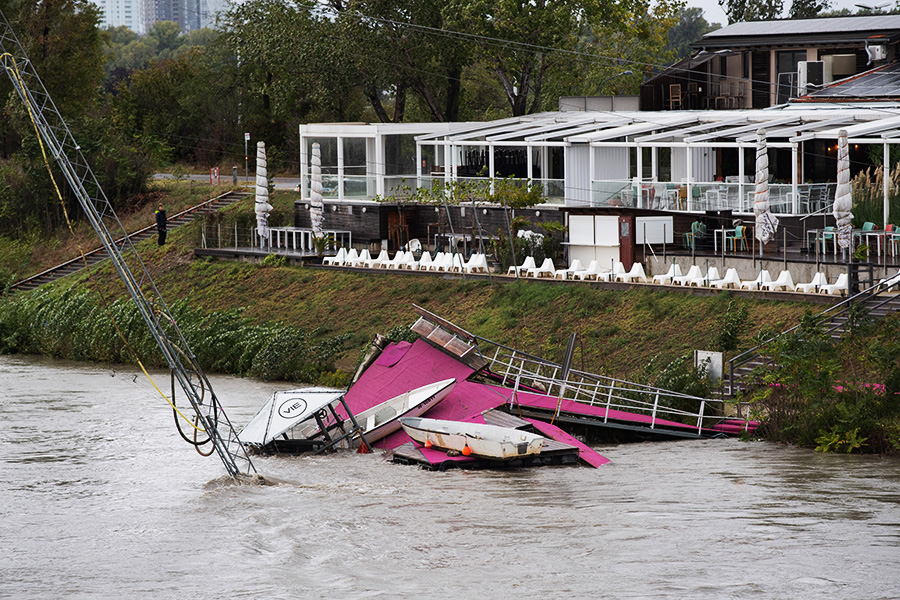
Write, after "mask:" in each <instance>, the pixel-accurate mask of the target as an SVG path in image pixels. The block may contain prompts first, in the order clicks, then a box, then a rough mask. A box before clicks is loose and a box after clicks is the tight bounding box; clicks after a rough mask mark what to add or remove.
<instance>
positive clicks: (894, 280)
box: [878, 271, 900, 290]
mask: <svg viewBox="0 0 900 600" xmlns="http://www.w3.org/2000/svg"><path fill="white" fill-rule="evenodd" d="M878 285H881V286H884V288H885V289H886V290H889V289H891V288H892V287H894V286H900V271H897V273H896V274H894V275H891V276H890V277H886V278H885V279H879V280H878Z"/></svg>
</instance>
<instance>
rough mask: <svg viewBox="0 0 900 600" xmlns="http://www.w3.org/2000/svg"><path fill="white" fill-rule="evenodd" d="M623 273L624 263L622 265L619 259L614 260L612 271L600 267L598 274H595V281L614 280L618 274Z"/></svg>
mask: <svg viewBox="0 0 900 600" xmlns="http://www.w3.org/2000/svg"><path fill="white" fill-rule="evenodd" d="M625 273H626V271H625V265H623V264H622V263H620V262H619V261H616V262H614V263H613V270H612V271H607V270H606V269H600V274H599V275H597V281H615V280H616V277H618V276H619V275H624V274H625Z"/></svg>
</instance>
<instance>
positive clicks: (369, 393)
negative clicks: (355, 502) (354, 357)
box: [344, 340, 609, 466]
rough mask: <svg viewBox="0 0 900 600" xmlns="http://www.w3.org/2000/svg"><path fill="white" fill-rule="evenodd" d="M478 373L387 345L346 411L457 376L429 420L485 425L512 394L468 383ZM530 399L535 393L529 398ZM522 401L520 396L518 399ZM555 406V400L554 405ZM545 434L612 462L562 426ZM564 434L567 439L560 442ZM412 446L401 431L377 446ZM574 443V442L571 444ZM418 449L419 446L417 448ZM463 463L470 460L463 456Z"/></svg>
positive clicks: (423, 351)
mask: <svg viewBox="0 0 900 600" xmlns="http://www.w3.org/2000/svg"><path fill="white" fill-rule="evenodd" d="M473 373H474V370H473V369H472V368H471V367H468V366H466V365H464V364H463V363H461V362H459V361H458V360H456V359H455V358H453V357H451V356H449V355H447V354H445V353H444V352H442V351H440V350H438V349H436V348H434V347H432V346H431V345H430V344H428V343H427V342H424V341H422V340H417V341H416V342H414V343H413V344H409V343H407V342H401V343H399V344H392V345H391V346H388V347H387V348H386V349H385V351H384V352H382V354H381V356H379V357H378V359H376V360H375V362H374V363H373V364H372V366H370V367H369V368H368V369H366V371H365V372H364V373H363V374H362V376H361V377H360V378H359V381H357V382H356V383H355V384H354V385H353V387H351V388H350V390H349V391H348V392H347V394H346V395H345V396H344V399H345V401H346V402H347V406H349V407H350V410H351V411H353V413H354V414H358V413H360V412H362V411H364V410H366V409H368V408H371V407H373V406H375V405H376V404H379V403H381V402H384V401H385V400H389V399H390V398H393V397H394V396H397V395H399V394H402V393H403V392H406V391H407V390H411V389H414V388H417V387H421V386H423V385H427V384H429V383H434V382H435V381H440V380H442V379H448V378H450V377H455V378H456V380H457V383H456V387H454V388H453V391H451V392H450V394H448V395H447V397H446V398H444V399H443V400H442V401H441V402H440V403H438V404H437V406H435V407H434V408H432V409H431V410H429V411H428V413H427V414H426V415H425V416H427V417H429V418H431V419H447V420H450V421H464V422H468V423H484V417H482V413H484V412H485V411H487V410H490V409H492V408H497V407H498V406H501V405H503V404H505V403H507V402H509V397H510V395H511V394H512V390H509V389H505V388H501V387H497V386H490V385H484V384H481V383H475V382H471V381H466V379H467V378H468V377H470V376H471V375H472V374H473ZM529 396H531V394H529ZM519 398H520V400H521V398H522V394H521V393H520V394H519ZM553 401H554V402H555V400H553ZM545 435H547V436H548V437H552V438H553V439H557V440H559V441H561V442H563V443H566V444H571V445H573V446H577V447H578V448H579V450H580V451H581V454H582V457H583V456H584V455H586V454H588V453H591V454H593V455H594V457H593V458H592V459H591V460H587V459H585V460H586V462H588V463H589V464H594V463H598V464H597V465H595V466H599V464H603V463H605V462H609V461H608V460H607V459H606V458H604V457H602V456H600V455H599V454H597V453H596V452H594V451H593V450H591V449H590V448H588V447H587V446H585V445H584V444H581V443H580V442H578V441H577V440H575V439H574V438H572V437H571V436H569V435H568V434H565V432H563V431H562V430H561V429H559V428H558V427H553V428H552V429H548V430H547V432H545ZM557 435H562V436H563V437H562V438H560V437H557ZM409 441H411V440H410V438H409V436H408V435H406V433H405V432H404V431H403V430H400V431H398V432H396V433H393V434H391V435H389V436H387V437H386V438H384V439H382V440H379V441H378V442H376V443H375V444H373V445H374V446H375V447H376V448H381V449H393V448H397V447H398V446H402V445H403V444H405V443H407V442H409ZM573 442H574V443H573ZM416 446H417V447H419V446H418V444H417V445H416ZM419 449H420V450H421V451H422V454H423V455H424V456H425V457H426V458H427V459H428V460H429V462H431V463H432V464H436V463H440V462H443V461H446V460H448V458H455V457H448V456H447V454H446V453H444V452H441V451H438V450H432V449H425V448H421V447H419ZM460 458H462V459H465V458H466V457H460Z"/></svg>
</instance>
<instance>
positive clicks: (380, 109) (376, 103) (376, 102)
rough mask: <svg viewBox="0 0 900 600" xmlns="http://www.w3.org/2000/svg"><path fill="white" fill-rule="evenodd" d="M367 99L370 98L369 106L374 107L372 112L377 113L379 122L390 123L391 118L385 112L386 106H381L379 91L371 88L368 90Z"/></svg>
mask: <svg viewBox="0 0 900 600" xmlns="http://www.w3.org/2000/svg"><path fill="white" fill-rule="evenodd" d="M366 98H368V100H369V104H371V105H372V110H374V111H375V114H376V115H377V116H378V120H379V121H381V122H382V123H390V122H391V118H390V117H389V116H388V114H387V111H386V110H384V105H383V104H381V96H379V94H378V90H376V89H375V88H373V87H369V89H367V90H366Z"/></svg>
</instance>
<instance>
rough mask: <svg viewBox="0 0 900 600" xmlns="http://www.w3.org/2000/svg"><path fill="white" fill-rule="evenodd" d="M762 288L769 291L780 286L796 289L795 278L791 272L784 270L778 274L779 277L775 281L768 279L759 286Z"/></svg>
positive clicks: (791, 289) (786, 288)
mask: <svg viewBox="0 0 900 600" xmlns="http://www.w3.org/2000/svg"><path fill="white" fill-rule="evenodd" d="M759 288H760V289H765V290H769V291H773V292H774V291H775V290H777V289H779V288H782V289H784V290H790V291H792V292H793V291H794V289H795V288H794V279H793V278H792V277H791V272H790V271H787V270H784V271H782V272H781V273H779V274H778V279H776V280H775V281H766V282H764V283H762V284H760V286H759Z"/></svg>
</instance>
